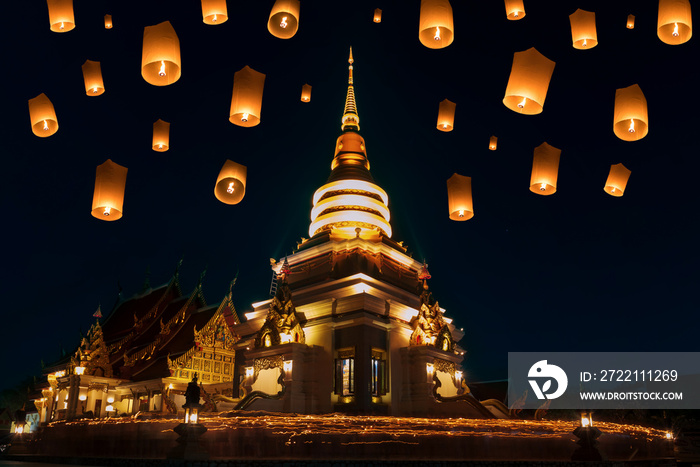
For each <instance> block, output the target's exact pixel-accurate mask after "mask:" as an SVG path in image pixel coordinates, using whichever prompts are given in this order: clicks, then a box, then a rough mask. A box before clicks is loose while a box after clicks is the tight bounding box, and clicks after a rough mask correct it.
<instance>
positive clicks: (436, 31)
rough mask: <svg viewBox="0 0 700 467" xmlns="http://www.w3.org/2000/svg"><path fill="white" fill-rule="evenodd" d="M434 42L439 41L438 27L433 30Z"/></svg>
mask: <svg viewBox="0 0 700 467" xmlns="http://www.w3.org/2000/svg"><path fill="white" fill-rule="evenodd" d="M433 39H435V40H436V41H439V40H440V26H438V27H436V28H435V37H433Z"/></svg>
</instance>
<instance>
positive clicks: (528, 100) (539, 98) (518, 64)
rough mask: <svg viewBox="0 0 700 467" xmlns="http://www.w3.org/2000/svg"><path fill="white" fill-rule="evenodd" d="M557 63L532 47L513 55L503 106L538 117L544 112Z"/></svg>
mask: <svg viewBox="0 0 700 467" xmlns="http://www.w3.org/2000/svg"><path fill="white" fill-rule="evenodd" d="M554 65H556V63H555V62H553V61H552V60H550V59H548V58H547V57H545V56H544V55H542V54H541V53H539V52H538V51H537V49H535V48H534V47H531V48H529V49H527V50H524V51H522V52H516V53H515V54H514V55H513V67H512V68H511V70H510V77H509V78H508V85H507V86H506V95H505V97H504V98H503V104H504V105H505V106H506V107H508V108H509V109H510V110H512V111H514V112H518V113H521V114H525V115H536V114H539V113H541V112H542V109H543V108H544V100H545V98H546V97H547V89H548V88H549V81H550V80H551V79H552V72H554Z"/></svg>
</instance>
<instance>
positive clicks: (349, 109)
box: [340, 47, 360, 131]
mask: <svg viewBox="0 0 700 467" xmlns="http://www.w3.org/2000/svg"><path fill="white" fill-rule="evenodd" d="M354 61H355V60H353V58H352V47H350V56H349V57H348V63H349V64H350V65H349V66H348V93H347V95H346V96H345V110H344V112H343V118H342V119H341V122H342V124H341V125H340V128H341V130H343V131H360V116H359V115H358V114H357V103H356V102H355V88H354V85H353V79H352V64H353V62H354Z"/></svg>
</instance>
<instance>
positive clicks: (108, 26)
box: [105, 15, 112, 29]
mask: <svg viewBox="0 0 700 467" xmlns="http://www.w3.org/2000/svg"><path fill="white" fill-rule="evenodd" d="M105 29H112V15H105Z"/></svg>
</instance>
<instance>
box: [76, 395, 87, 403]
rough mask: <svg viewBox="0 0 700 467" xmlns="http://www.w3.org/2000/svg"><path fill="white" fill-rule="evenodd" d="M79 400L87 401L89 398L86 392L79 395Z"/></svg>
mask: <svg viewBox="0 0 700 467" xmlns="http://www.w3.org/2000/svg"><path fill="white" fill-rule="evenodd" d="M78 400H81V401H86V400H87V396H86V395H85V394H81V395H79V396H78Z"/></svg>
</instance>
